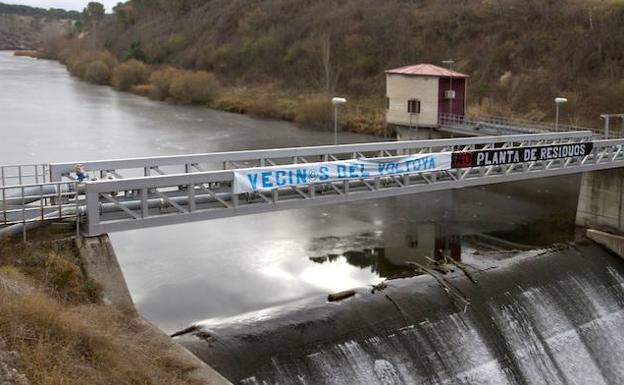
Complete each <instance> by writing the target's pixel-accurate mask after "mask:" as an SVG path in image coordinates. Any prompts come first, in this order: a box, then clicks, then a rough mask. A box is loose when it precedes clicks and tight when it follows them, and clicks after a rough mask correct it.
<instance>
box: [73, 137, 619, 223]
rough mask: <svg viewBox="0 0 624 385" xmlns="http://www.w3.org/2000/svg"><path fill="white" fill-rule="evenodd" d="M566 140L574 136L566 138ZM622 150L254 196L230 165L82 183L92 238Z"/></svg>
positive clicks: (411, 188) (463, 181) (458, 183)
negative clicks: (241, 189) (237, 183)
mask: <svg viewBox="0 0 624 385" xmlns="http://www.w3.org/2000/svg"><path fill="white" fill-rule="evenodd" d="M551 138H552V137H551ZM554 138H557V137H556V136H555V137H554ZM464 139H465V138H464ZM561 142H562V140H561V139H551V140H549V141H546V143H544V144H556V143H561ZM564 142H565V143H569V142H578V140H574V139H570V138H568V139H567V141H564ZM533 145H535V143H533V142H532V141H530V142H507V143H505V144H504V145H503V146H502V147H503V148H517V147H527V146H533ZM623 147H624V140H619V141H598V142H596V145H595V146H594V149H593V150H592V152H591V154H590V155H588V156H586V157H576V158H567V159H554V160H549V161H533V162H525V163H518V164H509V165H499V166H481V167H468V168H461V169H449V170H443V171H432V172H414V173H409V172H408V173H405V174H400V175H388V176H367V177H358V178H351V179H344V180H339V181H338V180H332V181H329V182H315V183H308V184H307V185H302V186H297V187H293V186H289V187H279V188H273V189H271V190H270V191H265V192H261V191H258V192H253V193H235V192H234V191H235V190H234V173H233V172H232V171H231V170H225V171H210V172H200V173H191V174H176V175H164V176H150V177H138V178H127V179H118V180H101V181H94V182H88V183H86V187H85V188H86V202H87V218H88V223H87V227H86V232H87V233H88V234H89V235H97V234H100V233H105V232H111V231H121V230H128V229H135V228H144V227H150V226H160V225H169V224H176V223H185V222H191V221H197V220H205V219H215V218H223V217H229V216H236V215H246V214H257V213H262V212H269V211H276V210H285V209H290V208H304V207H310V206H317V205H322V204H335V203H343V202H350V201H357V200H362V199H371V198H382V197H387V196H395V195H401V194H409V193H416V192H428V191H437V190H443V189H453V188H461V187H468V186H477V185H483V184H490V183H501V182H510V181H515V180H523V179H531V178H539V177H547V176H555V175H565V174H569V173H578V172H583V171H591V170H593V169H601V168H610V167H615V166H618V167H621V166H624V153H622V148H623ZM440 152H442V151H440ZM434 153H435V151H434Z"/></svg>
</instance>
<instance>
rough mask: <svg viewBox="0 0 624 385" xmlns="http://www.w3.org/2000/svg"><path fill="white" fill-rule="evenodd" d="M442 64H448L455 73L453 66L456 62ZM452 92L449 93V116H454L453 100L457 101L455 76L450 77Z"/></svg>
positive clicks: (447, 61) (450, 61) (443, 61)
mask: <svg viewBox="0 0 624 385" xmlns="http://www.w3.org/2000/svg"><path fill="white" fill-rule="evenodd" d="M442 64H446V65H447V66H448V68H449V71H451V72H452V71H453V64H455V60H451V59H449V60H442ZM449 88H450V90H449V91H450V92H448V96H449V98H448V99H449V114H450V115H453V99H455V91H453V76H452V75H451V76H450V87H449ZM451 96H452V97H451Z"/></svg>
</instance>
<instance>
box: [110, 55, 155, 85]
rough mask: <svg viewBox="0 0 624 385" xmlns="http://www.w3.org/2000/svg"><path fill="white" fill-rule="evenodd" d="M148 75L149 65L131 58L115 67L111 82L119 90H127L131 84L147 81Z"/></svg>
mask: <svg viewBox="0 0 624 385" xmlns="http://www.w3.org/2000/svg"><path fill="white" fill-rule="evenodd" d="M149 76H150V68H149V66H148V65H147V64H145V63H143V62H141V61H138V60H134V59H132V60H128V61H127V62H124V63H121V64H119V65H118V66H116V67H115V69H114V70H113V75H112V78H111V83H112V86H113V87H115V89H117V90H119V91H128V90H130V88H131V87H132V86H135V85H138V84H143V83H145V82H147V80H148V79H149Z"/></svg>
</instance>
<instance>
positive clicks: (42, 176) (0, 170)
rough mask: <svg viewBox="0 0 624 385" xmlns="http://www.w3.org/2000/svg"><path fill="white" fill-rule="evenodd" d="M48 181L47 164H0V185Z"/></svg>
mask: <svg viewBox="0 0 624 385" xmlns="http://www.w3.org/2000/svg"><path fill="white" fill-rule="evenodd" d="M49 181H50V167H49V165H47V164H20V165H0V186H19V185H24V184H38V183H46V182H49Z"/></svg>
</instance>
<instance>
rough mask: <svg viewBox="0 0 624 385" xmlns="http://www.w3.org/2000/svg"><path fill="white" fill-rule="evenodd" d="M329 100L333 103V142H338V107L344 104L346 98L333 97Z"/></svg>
mask: <svg viewBox="0 0 624 385" xmlns="http://www.w3.org/2000/svg"><path fill="white" fill-rule="evenodd" d="M331 102H332V104H333V105H334V144H338V107H339V106H340V105H341V104H345V103H346V102H347V99H345V98H339V97H333V98H332V100H331Z"/></svg>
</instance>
